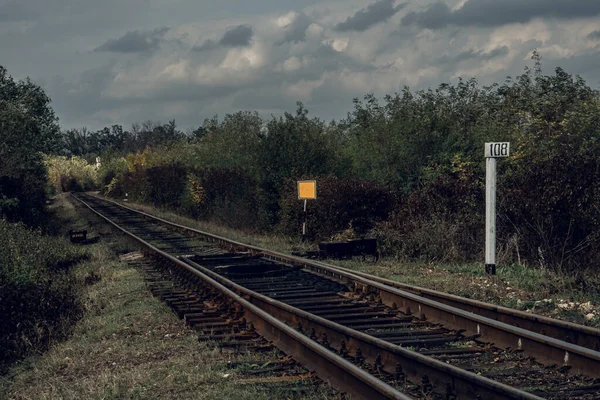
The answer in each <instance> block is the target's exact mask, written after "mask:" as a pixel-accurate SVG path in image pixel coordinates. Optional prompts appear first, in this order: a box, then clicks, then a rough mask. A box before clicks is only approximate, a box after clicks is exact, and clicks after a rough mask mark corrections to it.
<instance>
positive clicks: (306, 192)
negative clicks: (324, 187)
mask: <svg viewBox="0 0 600 400" xmlns="http://www.w3.org/2000/svg"><path fill="white" fill-rule="evenodd" d="M298 198H299V199H300V200H304V199H316V198H317V181H298Z"/></svg>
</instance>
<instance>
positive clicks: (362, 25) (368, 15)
mask: <svg viewBox="0 0 600 400" xmlns="http://www.w3.org/2000/svg"><path fill="white" fill-rule="evenodd" d="M405 5H406V3H402V4H400V5H398V6H396V7H394V0H379V1H376V2H375V3H372V4H369V5H368V6H367V8H363V9H362V10H359V11H357V12H356V13H355V14H354V15H353V16H351V17H348V18H347V19H346V20H345V21H344V22H340V23H339V24H337V25H336V26H335V30H336V31H339V32H344V31H359V32H363V31H366V30H367V29H369V28H370V27H372V26H373V25H376V24H378V23H380V22H384V21H387V20H388V19H390V18H391V17H392V16H393V15H394V14H396V13H397V12H398V11H400V10H401V9H402V8H404V6H405Z"/></svg>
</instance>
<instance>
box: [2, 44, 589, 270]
mask: <svg viewBox="0 0 600 400" xmlns="http://www.w3.org/2000/svg"><path fill="white" fill-rule="evenodd" d="M53 132H54V133H53V134H55V136H53V137H58V142H56V143H55V142H53V143H54V144H55V146H54V147H52V149H51V151H52V152H53V154H55V159H54V164H52V163H51V162H47V164H48V165H51V166H52V165H59V164H60V165H63V164H64V163H69V162H71V160H76V161H77V162H81V160H85V161H86V162H88V163H93V162H94V159H95V157H96V156H100V157H101V158H102V166H101V167H100V169H98V170H93V169H89V170H88V172H86V174H87V175H86V177H78V176H75V175H76V172H61V173H57V174H52V173H51V175H52V176H54V178H53V179H54V180H55V185H54V186H55V187H56V188H58V190H61V189H63V190H73V189H89V188H91V187H93V186H95V187H98V188H100V189H102V190H103V191H104V192H105V193H107V194H109V195H114V196H124V195H125V193H127V194H128V196H129V198H133V199H136V200H139V201H143V202H147V203H150V204H154V205H156V206H159V207H168V208H172V209H177V210H179V211H181V212H183V213H186V214H188V215H191V216H194V217H196V218H202V219H207V220H214V221H217V222H219V223H223V224H227V225H230V226H233V227H236V228H242V229H247V230H254V231H261V232H276V233H284V234H287V235H296V234H297V232H299V226H300V225H301V220H302V218H303V216H302V213H301V207H300V203H299V202H298V200H297V195H296V193H295V190H296V186H295V181H296V180H298V179H304V178H310V179H317V185H318V187H319V189H318V192H319V199H318V200H317V201H315V202H313V203H311V207H310V210H311V212H310V213H309V221H308V223H309V226H310V227H311V229H309V232H310V233H311V238H312V239H314V240H322V239H328V238H332V237H336V236H339V235H346V236H362V235H375V236H377V237H378V238H379V239H380V243H381V245H382V247H383V249H384V251H385V252H386V253H387V254H388V255H392V256H396V257H402V258H406V259H410V260H427V261H444V262H449V261H473V260H481V259H482V254H483V245H482V244H483V241H484V205H485V204H484V203H485V202H484V175H485V174H484V171H485V163H484V157H483V146H484V143H485V142H488V141H509V142H511V153H512V154H511V156H510V157H509V158H508V159H505V160H502V162H500V163H499V171H498V174H499V175H498V185H499V192H498V232H499V237H498V241H499V259H500V262H505V263H506V262H508V263H510V262H518V263H523V264H529V265H532V266H539V267H543V268H555V269H563V270H569V271H570V270H575V269H578V270H580V269H582V268H584V267H586V266H592V265H593V263H594V260H597V259H598V257H600V237H599V235H600V233H599V232H600V229H599V228H600V226H599V225H600V209H599V207H598V204H600V185H599V183H600V157H599V156H598V154H600V97H599V93H598V91H597V90H594V89H592V88H590V87H589V86H588V85H587V83H586V82H585V81H584V80H583V79H582V78H581V77H578V76H572V75H571V74H569V73H567V72H566V71H564V70H563V69H561V68H556V69H555V70H554V71H553V72H552V73H551V74H545V73H543V71H542V64H541V59H540V57H539V55H538V54H537V53H535V54H534V60H533V66H532V67H531V68H529V67H526V68H525V71H524V72H523V74H521V75H520V76H517V77H515V78H510V77H509V78H507V79H506V80H505V81H504V82H502V83H495V84H493V85H489V86H482V85H480V84H479V83H478V82H477V80H476V79H475V78H471V79H466V80H464V79H460V80H458V82H457V83H455V84H449V83H443V84H441V85H439V86H438V87H437V88H432V89H427V90H417V91H414V90H410V89H409V88H404V89H403V90H401V91H400V92H397V93H393V94H389V95H386V96H384V97H383V98H377V97H376V96H374V95H372V94H368V95H366V96H364V97H363V98H362V99H354V106H353V109H352V110H350V112H349V113H348V114H347V116H346V117H345V118H342V119H340V120H338V121H331V122H326V121H324V120H322V119H320V118H316V117H311V116H310V114H309V111H308V110H307V109H306V108H305V107H304V105H303V104H301V103H298V107H297V109H296V110H295V111H294V112H286V113H284V114H283V115H282V116H271V117H267V118H265V117H262V116H260V115H259V114H258V113H256V112H252V111H239V112H236V113H232V114H227V115H225V116H224V117H223V118H218V117H217V116H215V117H212V118H207V119H205V120H204V122H203V124H202V126H200V127H198V128H197V129H190V130H188V131H186V132H183V131H181V130H180V129H178V128H177V126H176V124H175V121H169V122H168V123H167V124H162V123H159V122H146V123H142V124H134V125H132V127H131V129H129V130H125V129H123V128H122V127H121V126H118V125H115V126H112V127H110V128H108V127H107V128H104V129H101V130H98V131H95V132H91V131H88V130H87V129H85V128H82V129H75V130H67V131H64V132H62V133H61V132H58V135H57V136H56V131H55V130H54V131H53ZM57 156H62V157H63V158H62V159H60V160H62V161H60V162H57V161H56V160H57V159H56V157H57ZM63 161H64V162H63ZM61 163H62V164H61ZM52 168H54V167H52ZM61 168H63V167H61ZM54 169H55V170H58V169H57V168H54ZM63 170H64V171H68V170H69V169H68V168H66V167H64V168H63ZM72 170H74V171H81V170H82V168H72ZM69 174H71V175H72V176H71V175H69ZM61 177H62V178H61ZM61 179H62V181H61ZM56 182H58V183H56ZM61 182H62V183H61ZM69 182H70V183H69ZM85 182H87V183H85ZM2 190H4V189H2ZM5 203H6V200H5Z"/></svg>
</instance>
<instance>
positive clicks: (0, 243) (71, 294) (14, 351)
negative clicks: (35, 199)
mask: <svg viewBox="0 0 600 400" xmlns="http://www.w3.org/2000/svg"><path fill="white" fill-rule="evenodd" d="M86 257H87V254H86V253H85V252H84V251H83V250H81V248H78V247H75V246H74V245H71V244H70V243H69V242H68V241H67V240H66V239H63V238H55V237H49V236H43V235H42V234H41V233H40V232H39V231H33V230H31V229H29V228H26V227H25V226H24V225H22V224H11V223H8V222H6V221H5V220H2V219H0V315H1V316H2V323H1V324H0V360H2V361H1V362H0V372H2V370H3V369H4V368H6V367H7V365H8V364H9V363H10V362H12V361H14V360H16V359H19V358H20V357H23V356H24V355H26V354H29V353H32V352H40V351H43V350H46V349H47V348H48V346H49V343H50V340H51V339H53V338H60V337H64V336H65V335H67V334H69V332H70V329H71V326H72V322H73V321H75V320H77V319H78V318H79V317H80V316H81V315H82V312H83V309H82V304H81V302H80V295H79V291H78V289H77V287H78V286H77V285H76V283H75V280H74V278H73V277H72V275H71V274H70V273H69V268H70V266H71V265H73V264H74V263H76V262H79V261H81V260H82V259H85V258H86Z"/></svg>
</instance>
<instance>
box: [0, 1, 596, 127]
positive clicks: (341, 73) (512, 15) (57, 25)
mask: <svg viewBox="0 0 600 400" xmlns="http://www.w3.org/2000/svg"><path fill="white" fill-rule="evenodd" d="M534 49H537V50H538V52H539V53H540V54H541V56H542V67H543V72H544V73H547V74H551V73H552V72H553V70H554V68H555V67H556V66H560V67H562V68H563V69H565V70H566V71H567V72H568V73H571V74H574V75H575V74H579V75H581V76H582V77H583V78H584V79H585V80H586V81H587V83H588V85H590V86H591V87H592V88H594V89H599V88H600V1H599V0H551V1H550V0H433V1H431V0H407V1H398V0H377V1H372V0H366V1H363V0H343V1H337V0H329V1H328V0H324V1H315V0H294V1H292V0H247V1H233V0H219V1H214V0H212V1H205V0H170V1H162V0H101V1H99V0H0V65H2V66H4V67H5V68H6V69H7V70H8V73H9V74H10V75H12V76H13V77H15V78H17V79H23V78H25V77H30V78H31V79H32V80H33V81H34V82H36V83H37V84H39V85H40V86H42V87H43V88H44V89H45V90H46V92H47V93H48V95H49V96H50V97H51V99H52V107H53V109H54V110H55V112H56V114H57V116H58V117H59V119H60V124H61V127H63V128H65V129H70V128H80V127H83V126H86V127H88V128H90V129H100V128H102V127H104V126H110V125H113V124H121V125H123V126H125V127H128V126H130V125H131V124H132V123H133V122H143V121H148V120H152V121H160V122H163V123H166V122H167V121H168V120H171V119H175V120H176V122H177V125H178V126H179V127H180V128H182V129H186V128H194V127H198V126H200V125H202V122H203V121H204V119H205V118H210V117H212V116H214V115H215V114H218V115H219V116H220V117H223V116H224V115H225V114H227V113H233V112H236V111H240V110H256V111H258V112H259V113H260V114H261V115H263V116H265V117H269V116H270V115H281V114H282V113H283V112H286V111H288V112H294V111H295V109H296V102H297V101H302V102H303V103H304V105H305V107H306V108H307V109H308V110H309V112H310V115H312V116H317V117H320V118H323V119H325V120H327V121H329V120H331V119H336V120H338V119H340V118H345V117H346V115H347V113H348V112H350V111H351V110H352V108H353V104H352V99H353V98H362V97H363V96H364V95H366V94H367V93H374V94H375V95H377V96H380V97H381V96H384V95H385V94H393V93H394V92H397V91H400V90H402V88H403V87H405V86H408V87H409V88H410V89H412V90H418V89H427V88H430V87H431V88H435V87H437V86H438V85H439V84H441V83H443V82H450V83H454V82H456V80H457V79H458V78H459V77H464V78H470V77H476V78H477V79H478V81H479V82H480V83H482V84H491V83H493V82H499V83H502V82H504V80H505V79H506V77H507V76H513V77H514V76H516V75H519V74H521V73H522V72H523V68H524V67H525V66H527V65H529V66H531V65H532V62H531V59H530V58H531V54H532V51H533V50H534Z"/></svg>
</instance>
